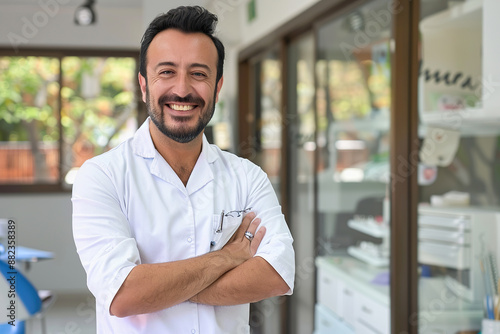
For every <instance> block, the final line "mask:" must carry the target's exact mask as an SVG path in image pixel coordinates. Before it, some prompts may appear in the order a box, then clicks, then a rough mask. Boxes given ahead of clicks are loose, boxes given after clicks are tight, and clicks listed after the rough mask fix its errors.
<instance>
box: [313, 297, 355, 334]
mask: <svg viewBox="0 0 500 334" xmlns="http://www.w3.org/2000/svg"><path fill="white" fill-rule="evenodd" d="M315 312H316V314H315V315H314V334H332V333H335V334H354V330H353V329H352V328H350V327H349V326H347V325H346V324H345V323H343V322H342V320H340V319H338V318H337V317H336V316H335V314H334V313H333V312H332V311H330V310H329V309H328V308H326V307H325V306H323V305H319V304H316V307H315Z"/></svg>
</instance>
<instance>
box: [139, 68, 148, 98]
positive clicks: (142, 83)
mask: <svg viewBox="0 0 500 334" xmlns="http://www.w3.org/2000/svg"><path fill="white" fill-rule="evenodd" d="M137 78H138V79H139V86H141V92H142V101H143V102H144V103H146V90H147V84H146V78H144V77H143V76H142V74H141V73H140V72H139V73H138V74H137Z"/></svg>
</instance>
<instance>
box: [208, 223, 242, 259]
mask: <svg viewBox="0 0 500 334" xmlns="http://www.w3.org/2000/svg"><path fill="white" fill-rule="evenodd" d="M221 218H222V219H223V221H222V222H221ZM242 220H243V216H239V217H231V216H225V215H224V214H222V215H221V214H218V215H213V219H212V241H211V242H210V251H211V252H213V251H216V250H219V249H221V248H222V247H224V245H225V244H226V243H227V242H228V241H229V239H231V237H232V236H233V234H234V232H236V230H237V229H238V227H239V226H240V225H241V221H242Z"/></svg>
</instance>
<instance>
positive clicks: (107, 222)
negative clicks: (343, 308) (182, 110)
mask: <svg viewBox="0 0 500 334" xmlns="http://www.w3.org/2000/svg"><path fill="white" fill-rule="evenodd" d="M72 202H73V234H74V239H75V243H76V247H77V251H78V254H79V256H80V259H81V261H82V264H83V267H84V268H85V271H86V272H87V284H88V287H89V289H90V291H91V292H92V293H93V294H94V296H95V297H96V304H97V305H96V315H97V333H102V334H104V333H105V334H109V333H127V334H133V333H162V334H163V333H165V334H167V333H171V334H179V333H192V334H196V333H200V334H220V333H231V334H237V333H250V328H249V325H248V323H249V304H242V305H236V306H210V305H203V304H196V303H191V302H184V303H181V304H178V305H176V306H173V307H170V308H168V309H164V310H161V311H158V312H154V313H149V314H142V315H135V316H130V317H125V318H118V317H115V316H112V315H110V312H109V307H110V304H111V301H112V300H113V298H114V296H115V294H116V293H117V291H118V289H119V288H120V286H121V285H122V283H123V282H124V280H125V278H126V277H127V275H128V274H129V273H130V271H131V270H132V268H134V266H136V265H138V264H141V263H161V262H170V261H177V260H183V259H187V258H192V257H195V256H199V255H202V254H206V253H208V252H210V251H211V250H216V249H220V248H221V247H222V246H223V243H224V242H225V240H227V239H228V238H229V235H230V234H231V233H232V232H234V230H235V229H236V228H237V227H238V226H239V224H240V222H241V219H242V218H241V217H240V218H231V217H226V218H225V220H224V224H223V232H222V233H215V229H216V227H217V225H218V224H219V219H220V214H221V211H222V210H224V211H225V212H228V211H232V210H243V209H247V208H252V211H254V212H255V213H256V214H257V216H258V217H260V218H261V220H262V222H261V226H265V227H266V230H267V232H266V235H265V237H264V239H263V240H262V243H261V245H260V247H259V249H258V251H257V254H256V255H255V256H261V257H262V258H264V259H265V260H266V261H267V262H268V263H269V264H270V265H271V266H272V267H273V268H274V269H275V270H276V271H277V272H278V273H279V275H281V277H282V278H283V279H284V281H285V282H286V283H287V284H288V286H289V287H290V290H289V291H288V294H291V293H292V290H293V284H294V274H295V264H294V251H293V248H292V241H293V240H292V237H291V235H290V231H289V229H288V227H287V225H286V222H285V219H284V216H283V214H282V212H281V207H280V205H279V203H278V200H277V198H276V194H275V193H274V190H273V188H272V186H271V183H270V182H269V179H268V178H267V176H266V174H265V173H264V172H263V171H262V170H261V169H260V168H259V167H258V166H256V165H254V164H253V163H251V162H250V161H248V160H246V159H242V158H239V157H237V156H235V155H233V154H231V153H228V152H224V151H221V150H220V149H219V148H218V147H216V146H215V145H210V144H209V143H208V141H207V140H206V138H205V137H204V138H203V148H202V152H201V154H200V156H199V158H198V161H197V162H196V165H195V167H194V169H193V171H192V173H191V176H190V178H189V181H188V183H187V185H186V186H184V185H183V183H182V181H181V180H180V179H179V177H178V176H177V175H176V173H175V172H174V171H173V169H172V168H171V167H170V165H169V164H168V163H167V162H166V161H165V160H164V159H163V157H162V156H161V155H160V154H159V153H158V151H156V149H155V147H154V145H153V142H152V139H151V136H150V133H149V119H148V120H146V122H145V123H144V124H143V125H142V126H141V127H140V129H139V130H137V132H136V134H135V135H134V137H133V138H131V139H129V140H127V141H125V142H124V143H122V144H121V145H119V146H118V147H116V148H114V149H113V150H111V151H109V152H107V153H104V154H102V155H100V156H97V157H95V158H92V159H90V160H88V161H87V162H85V164H84V165H83V166H82V167H81V168H80V170H79V172H78V175H77V178H76V181H75V183H74V185H73V196H72ZM263 281H265V278H263ZM144 284H148V282H144Z"/></svg>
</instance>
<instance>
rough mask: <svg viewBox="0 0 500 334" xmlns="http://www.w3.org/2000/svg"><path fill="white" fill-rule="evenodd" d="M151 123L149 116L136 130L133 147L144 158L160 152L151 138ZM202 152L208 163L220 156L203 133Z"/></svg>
mask: <svg viewBox="0 0 500 334" xmlns="http://www.w3.org/2000/svg"><path fill="white" fill-rule="evenodd" d="M149 124H150V118H149V117H148V118H147V119H146V121H145V122H144V123H142V125H141V127H140V128H139V129H138V130H137V131H136V133H135V135H134V138H133V143H132V149H133V151H134V153H135V154H137V155H139V156H141V157H143V158H154V157H155V156H156V154H158V152H157V151H156V148H155V146H154V144H153V139H152V138H151V134H150V133H149ZM201 152H202V154H201V155H200V156H202V155H203V156H204V157H205V159H207V162H208V163H213V162H215V160H217V158H218V157H219V154H218V152H217V149H216V148H215V147H212V145H210V143H209V142H208V140H207V137H206V136H205V134H203V144H202V149H201Z"/></svg>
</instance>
